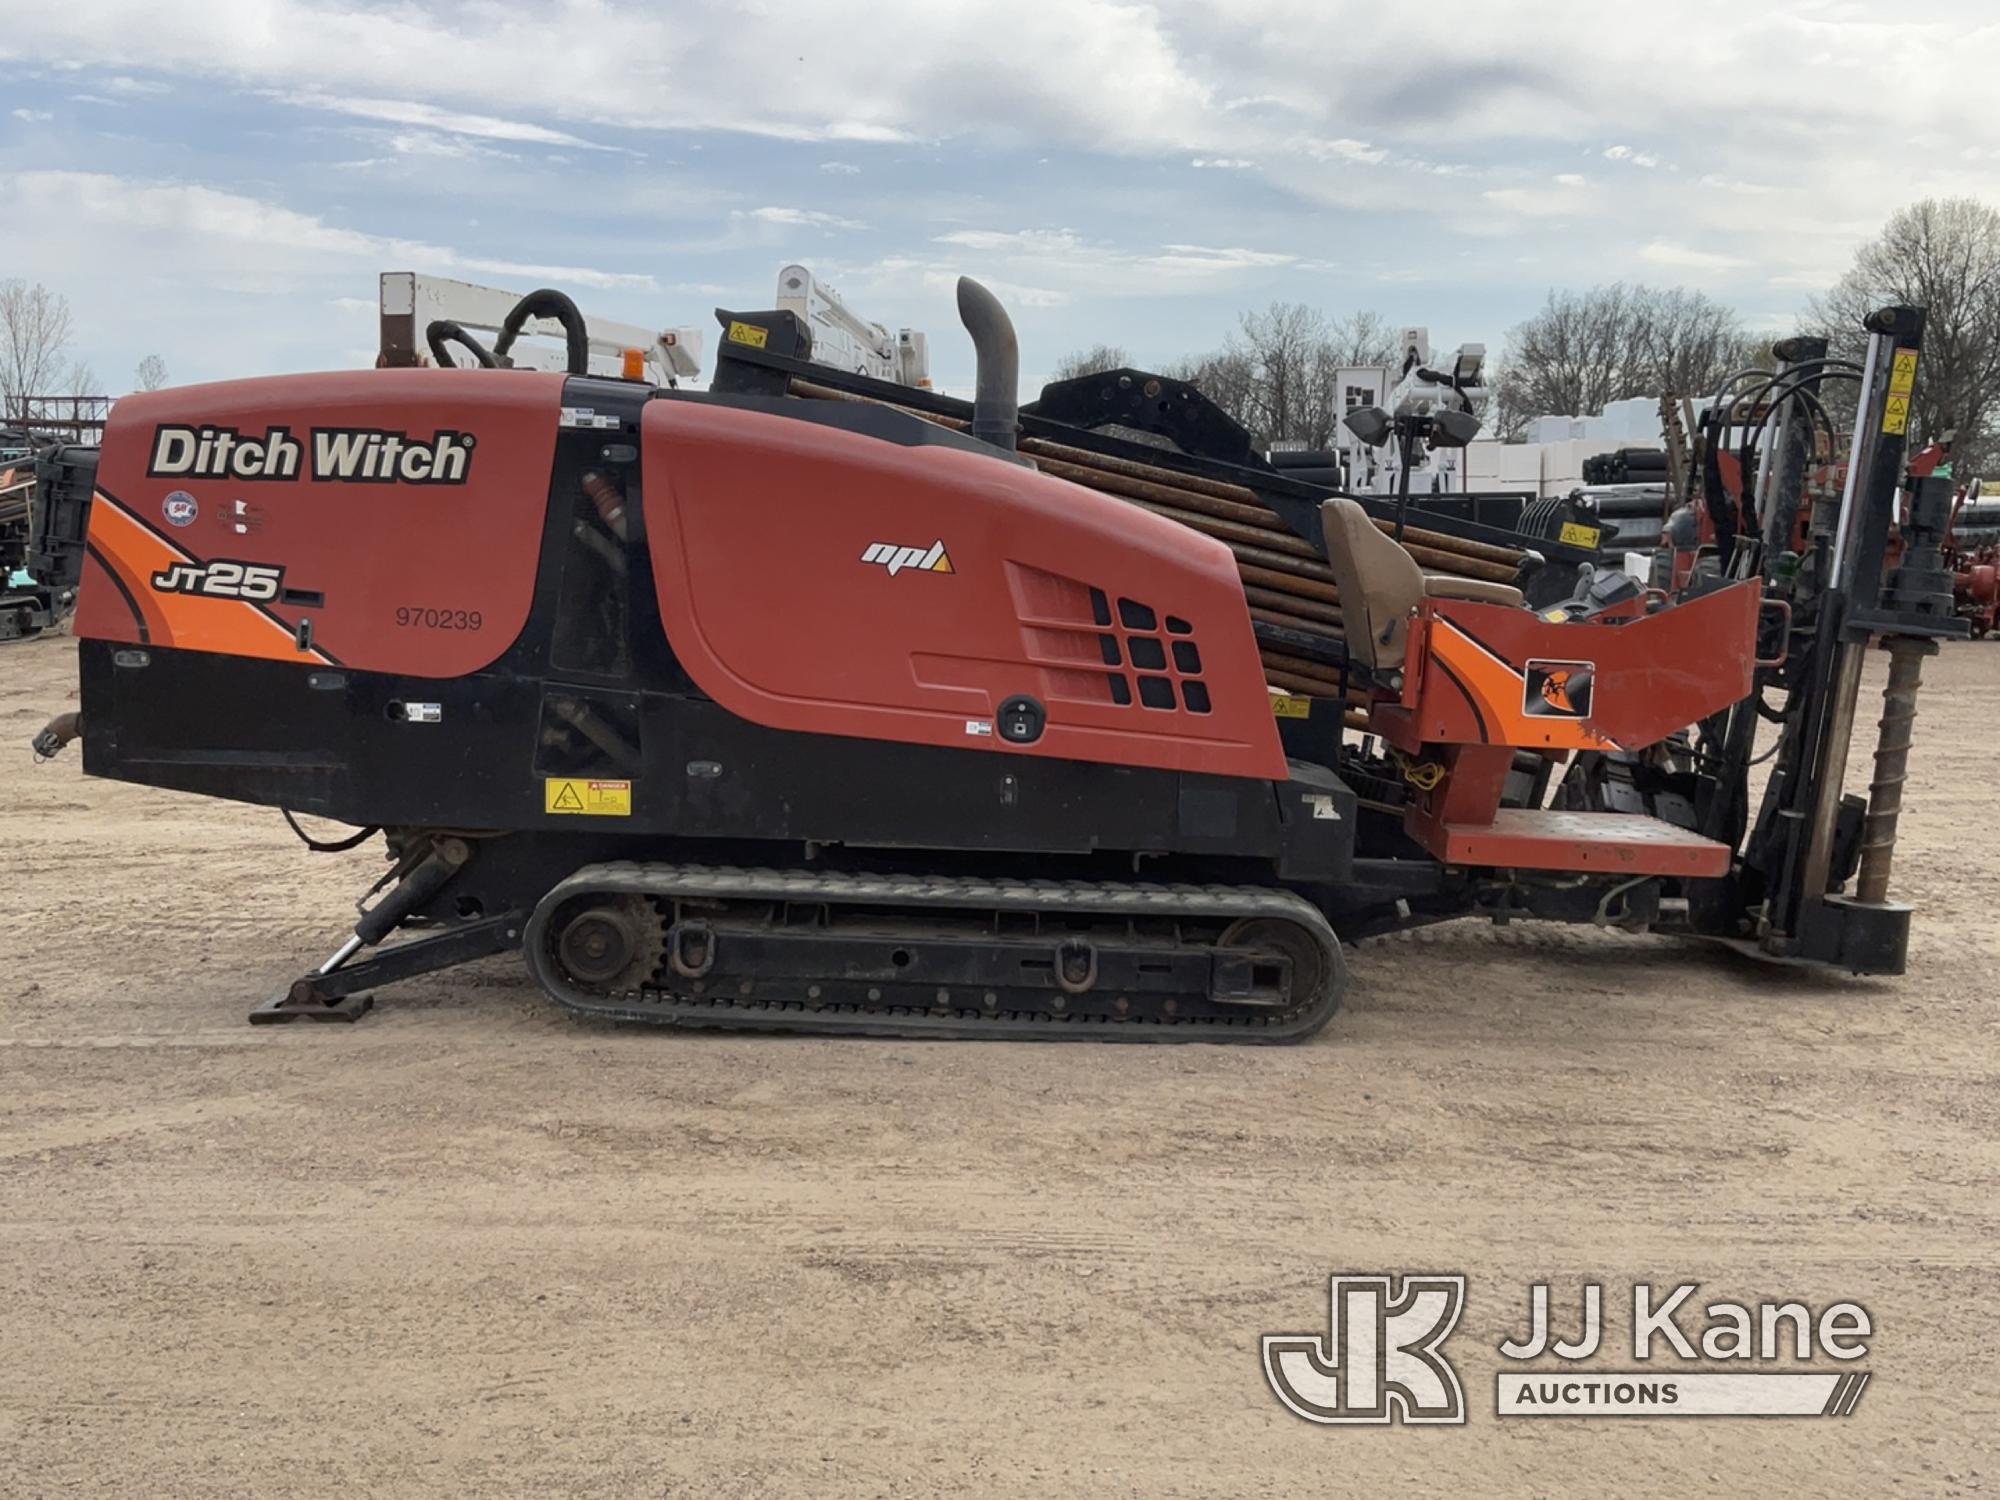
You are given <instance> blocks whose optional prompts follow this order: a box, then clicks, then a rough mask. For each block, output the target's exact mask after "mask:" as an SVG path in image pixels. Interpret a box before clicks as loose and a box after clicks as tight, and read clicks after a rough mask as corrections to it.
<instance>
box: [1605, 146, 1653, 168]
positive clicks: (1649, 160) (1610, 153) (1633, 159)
mask: <svg viewBox="0 0 2000 1500" xmlns="http://www.w3.org/2000/svg"><path fill="white" fill-rule="evenodd" d="M1604 158H1605V160H1606V161H1622V162H1630V163H1631V164H1632V165H1633V166H1635V167H1649V168H1650V167H1657V166H1658V165H1659V164H1660V159H1659V157H1657V156H1652V155H1649V154H1648V153H1646V152H1644V151H1634V150H1633V149H1632V148H1631V147H1630V146H1606V147H1605V148H1604Z"/></svg>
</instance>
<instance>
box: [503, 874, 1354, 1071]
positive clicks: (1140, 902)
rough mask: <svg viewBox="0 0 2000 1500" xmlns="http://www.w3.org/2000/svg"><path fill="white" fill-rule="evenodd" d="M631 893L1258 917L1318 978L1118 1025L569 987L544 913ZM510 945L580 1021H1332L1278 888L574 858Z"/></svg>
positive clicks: (852, 1024) (1265, 1038)
mask: <svg viewBox="0 0 2000 1500" xmlns="http://www.w3.org/2000/svg"><path fill="white" fill-rule="evenodd" d="M584 895H609V896H617V895H635V896H652V897H659V898H662V899H666V900H674V899H677V898H684V897H713V898H721V899H742V900H759V901H762V900H771V901H793V902H810V901H816V900H824V901H835V902H859V903H866V904H869V905H874V906H905V907H911V908H936V907H961V908H962V907H972V908H976V909H980V910H1009V911H1035V912H1051V913H1062V912H1089V913H1105V914H1112V915H1119V914H1129V915H1132V916H1149V917H1162V916H1174V915H1177V914H1178V915H1186V916H1194V917H1208V918H1225V919H1229V920H1232V921H1233V920H1237V919H1241V918H1245V917H1270V918H1276V919H1278V920H1281V921H1288V922H1292V923H1295V924H1297V925H1298V926H1299V927H1301V928H1303V929H1304V930H1305V931H1307V932H1308V933H1310V934H1311V935H1312V936H1314V937H1315V938H1317V939H1318V940H1319V941H1320V944H1321V947H1322V950H1323V952H1324V954H1325V956H1326V960H1327V966H1326V973H1327V979H1326V983H1325V984H1324V985H1323V986H1322V988H1321V992H1320V994H1319V995H1317V996H1315V997H1314V998H1313V999H1312V1001H1310V1002H1309V1003H1307V1004H1305V1005H1302V1006H1299V1007H1296V1008H1294V1009H1293V1010H1290V1011H1287V1012H1284V1013H1282V1014H1278V1015H1272V1014H1269V1013H1265V1014H1247V1013H1246V1014H1245V1015H1243V1016H1241V1017H1236V1016H1231V1017H1226V1018H1205V1017H1193V1018H1186V1017H1175V1016H1168V1015H1164V1014H1154V1015H1134V1016H1131V1017H1127V1018H1121V1019H1118V1020H1106V1019H1102V1018H1099V1017H1076V1018H1065V1017H1062V1016H1058V1015H1052V1014H1044V1013H1039V1012H1033V1013H1031V1012H1021V1011H1014V1012H1006V1011H1002V1012H997V1013H989V1012H986V1011H977V1010H967V1009H963V1008H958V1009H953V1010H950V1011H943V1010H937V1009H931V1010H924V1009H919V1008H917V1007H914V1006H890V1005H883V1006H880V1007H871V1006H868V1005H854V1004H838V1005H835V1004H825V1005H810V1006H809V1005H808V1004H806V1003H805V1002H804V1001H799V1000H756V999H736V998H730V997H724V996H715V997H709V996H706V995H704V996H692V995H671V996H668V997H666V998H663V999H647V998H641V997H638V996H615V995H598V994H593V993H591V992H589V991H586V990H582V989H579V988H578V987H577V986H576V985H574V984H573V983H571V982H570V981H569V980H568V979H567V978H565V977H564V976H563V975H562V974H561V973H560V972H559V971H558V969H557V967H556V965H555V962H554V959H553V955H552V953H551V950H550V944H549V941H548V924H549V920H550V917H551V916H552V914H553V913H554V912H555V911H556V909H557V908H558V907H560V906H562V905H563V904H564V903H566V902H568V901H570V900H572V899H573V898H575V897H578V896H584ZM522 950H523V951H524V952H525V953H526V954H527V958H528V967H529V970H530V972H532V973H533V974H534V976H535V979H536V981H537V982H538V983H540V984H541V986H542V987H543V988H544V989H546V990H547V991H548V992H549V994H550V995H551V996H553V997H554V998H555V999H556V1000H557V1001H558V1002H559V1003H560V1004H562V1005H564V1006H566V1007H568V1008H569V1009H570V1010H572V1011H574V1012H576V1013H578V1014H580V1015H587V1016H595V1017H599V1018H601V1019H605V1020H613V1021H637V1022H644V1023H647V1024H650V1025H656V1026H661V1025H664V1026H686V1027H694V1028H702V1029H712V1030H728V1031H782V1032H791V1033H797V1034H806V1035H846V1036H874V1037H910V1038H925V1039H941V1040H943V1039H949V1040H977V1039H982V1038H985V1039H992V1040H1006V1041H1111V1042H1241V1043H1264V1044H1270V1043H1277V1042H1296V1041H1302V1040H1304V1039H1305V1038H1306V1037H1309V1036H1311V1035H1313V1033H1315V1032H1317V1031H1318V1030H1319V1029H1320V1028H1321V1027H1323V1026H1325V1025H1326V1023H1327V1022H1328V1021H1329V1020H1330V1019H1332V1016H1333V1013H1334V1012H1335V1011H1336V1010H1338V1009H1339V1008H1340V998H1341V993H1342V991H1343V990H1344V989H1345V988H1346V985H1347V967H1346V964H1345V963H1344V962H1343V961H1342V958H1341V954H1340V944H1339V941H1338V940H1337V939H1336V938H1335V937H1334V933H1333V929H1332V927H1330V926H1329V925H1328V924H1327V920H1326V917H1325V916H1324V915H1323V914H1322V913H1321V912H1320V910H1319V909H1318V908H1317V907H1315V906H1313V905H1312V904H1311V903H1310V902H1308V901H1306V900H1304V899H1303V898H1302V897H1300V896H1297V895H1294V894H1293V893H1292V892H1290V891H1285V890H1277V889H1271V888H1267V887H1262V886H1223V885H1143V884H1137V883H1132V884H1124V883H1106V882H1094V881H1080V880H1076V881H1020V880H977V879H962V878H956V877H950V876H922V875H902V874H847V873H842V872H810V871H799V870H766V869H747V868H739V867H734V866H722V865H666V864H636V863H629V862H628V863H617V864H602V865H587V866H585V867H584V868H583V869H581V870H578V871H577V872H576V873H575V874H574V875H572V876H570V877H569V878H568V879H567V880H565V881H563V882H562V883H561V884H560V885H558V886H556V887H555V889H553V890H551V891H550V892H549V893H548V894H547V895H546V896H544V897H543V898H542V901H541V904H540V905H538V906H537V907H536V908H535V912H534V915H533V916H532V917H531V918H530V919H529V921H528V927H527V931H526V933H525V934H524V937H523V942H522Z"/></svg>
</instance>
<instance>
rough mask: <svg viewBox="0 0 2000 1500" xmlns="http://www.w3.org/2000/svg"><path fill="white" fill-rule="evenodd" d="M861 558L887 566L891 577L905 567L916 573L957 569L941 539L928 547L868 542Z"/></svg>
mask: <svg viewBox="0 0 2000 1500" xmlns="http://www.w3.org/2000/svg"><path fill="white" fill-rule="evenodd" d="M861 560H862V561H863V562H865V563H873V564H875V566H877V567H878V568H887V569H888V570H889V576H890V577H891V578H894V577H895V576H896V575H897V574H898V573H900V572H902V571H903V570H904V569H906V568H907V569H910V570H912V571H914V572H918V573H953V572H956V571H957V569H955V568H954V567H952V565H951V554H950V553H949V552H947V551H945V550H944V543H943V542H942V541H936V542H932V543H931V544H930V546H928V547H899V546H897V545H896V543H894V542H870V543H869V544H868V550H867V551H866V552H864V553H862V554H861Z"/></svg>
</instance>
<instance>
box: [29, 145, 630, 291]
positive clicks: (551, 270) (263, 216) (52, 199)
mask: <svg viewBox="0 0 2000 1500" xmlns="http://www.w3.org/2000/svg"><path fill="white" fill-rule="evenodd" d="M0 195H4V196H7V197H9V198H11V199H12V201H13V202H14V203H15V204H17V205H19V207H20V209H21V211H23V212H25V213H27V214H28V215H29V216H30V217H31V218H33V217H36V216H37V215H40V214H44V213H46V214H48V215H50V216H51V217H52V218H53V217H54V216H56V215H60V214H67V215H69V216H71V217H72V218H73V219H74V220H75V221H76V222H78V223H83V224H89V225H91V226H93V231H94V232H95V231H101V230H107V229H108V230H116V231H125V232H127V233H128V234H130V235H131V236H133V240H132V242H131V244H130V247H129V248H130V253H131V255H132V258H133V261H134V263H135V264H136V263H141V262H146V261H150V260H152V259H153V258H154V257H156V256H159V255H162V254H164V253H166V250H167V249H168V248H169V247H170V246H179V247H183V248H187V249H191V250H193V251H194V252H195V254H194V257H193V259H192V264H193V265H195V266H197V267H199V266H200V265H201V263H202V261H201V256H202V255H204V254H213V256H214V257H215V262H214V263H215V265H216V267H217V268H218V270H220V271H223V272H229V271H244V270H250V271H254V272H257V273H261V274H266V275H277V276H282V275H286V274H304V273H309V272H311V271H314V270H319V269H323V268H325V267H326V266H328V265H330V264H333V263H354V264H356V265H357V266H358V265H366V266H368V267H370V268H372V269H374V270H378V271H379V270H387V269H393V268H395V267H396V266H408V267H410V268H413V269H419V270H436V271H461V272H464V271H470V272H476V273H478V274H481V275H488V276H499V277H505V278H512V279H518V280H532V281H555V282H568V283H571V284H573V285H576V286H583V287H598V288H605V289H617V288H623V289H632V290H652V289H654V288H655V287H656V286H657V283H656V281H655V280H654V278H653V277H652V276H650V275H643V274H635V273H628V272H621V271H606V270H599V269H597V268H594V267H590V266H564V265H532V264H523V263H521V262H518V261H511V260H502V259H496V258H491V257H487V256H481V255H474V254H468V253H466V252H463V251H458V250H453V249H450V248H448V247H445V246H442V245H433V244H428V243H426V242H424V241H421V240H412V239H403V238H398V237H394V236H388V235H377V234H369V233H367V232H365V231H363V230H358V229H349V228H345V227H343V226H341V225H337V224H330V223H328V222H327V221H326V220H324V219H321V218H319V217H318V216H316V215H313V214H305V213H300V212H298V211H297V210H294V209H289V208H286V207H284V206H282V205H281V204H277V203H272V202H268V201H266V200H263V199H257V198H251V197H248V196H245V195H244V194H241V193H233V192H228V191H225V190H223V189H220V188H212V187H207V186H204V185H202V184H199V183H185V182H156V181H146V180H142V179H136V178H129V177H119V176H115V175H113V174H111V173H107V172H49V171H38V172H19V173H16V174H14V175H13V176H12V177H8V176H4V175H0Z"/></svg>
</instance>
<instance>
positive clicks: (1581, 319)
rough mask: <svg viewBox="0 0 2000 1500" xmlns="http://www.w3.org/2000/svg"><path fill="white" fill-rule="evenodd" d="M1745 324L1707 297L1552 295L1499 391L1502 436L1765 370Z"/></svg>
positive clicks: (1509, 353)
mask: <svg viewBox="0 0 2000 1500" xmlns="http://www.w3.org/2000/svg"><path fill="white" fill-rule="evenodd" d="M1755 354H1756V341H1755V340H1754V339H1751V338H1750V337H1749V336H1748V335H1746V334H1745V333H1744V332H1743V329H1742V325H1741V323H1740V321H1739V320H1738V318H1737V316H1736V314H1735V313H1734V312H1732V311H1731V310H1730V309H1729V308H1727V307H1724V306H1723V305H1722V304H1721V303H1719V302H1717V301H1715V300H1714V299H1713V298H1712V297H1709V296H1707V295H1705V294H1703V293H1701V292H1696V291H1690V290H1688V289H1686V288H1684V287H1672V288H1667V289H1664V290H1662V289H1659V288H1655V287H1645V286H1627V285H1625V284H1624V283H1623V282H1616V283H1614V284H1612V285H1610V286H1599V287H1592V288H1591V289H1590V290H1589V291H1587V292H1572V291H1551V292H1550V293H1549V295H1548V300H1547V301H1546V302H1545V303H1543V305H1542V309H1541V311H1540V312H1538V313H1536V314H1535V315H1534V316H1533V317H1532V318H1529V319H1528V320H1527V321H1526V322H1524V323H1522V324H1520V325H1519V326H1517V327H1516V328H1515V329H1514V330H1513V331H1512V332H1511V333H1510V334H1509V335H1508V339H1507V349H1506V355H1505V363H1504V367H1503V369H1502V371H1501V373H1500V374H1499V375H1498V377H1497V378H1496V381H1495V387H1496V391H1497V395H1498V407H1499V429H1500V434H1501V435H1502V436H1507V437H1514V436H1518V435H1519V434H1520V432H1521V430H1522V429H1523V428H1524V427H1525V426H1526V424H1527V421H1528V419H1529V418H1531V417H1534V416H1536V415H1539V414H1543V413H1551V414H1562V413H1579V414H1587V413H1592V412H1599V411H1602V410H1603V409H1604V404H1605V403H1606V402H1607V401H1618V400H1622V399H1624V398H1625V397H1627V396H1658V395H1661V394H1663V393H1666V392H1674V393H1676V394H1690V395H1691V394H1695V393H1698V392H1701V391H1704V390H1707V389H1708V388H1710V387H1711V386H1713V385H1715V384H1716V383H1717V382H1718V381H1719V380H1721V379H1722V377H1723V376H1724V375H1726V374H1728V373H1729V371H1730V370H1732V369H1737V368H1741V367H1742V366H1743V365H1744V364H1746V363H1753V362H1755V358H1754V356H1755Z"/></svg>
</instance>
